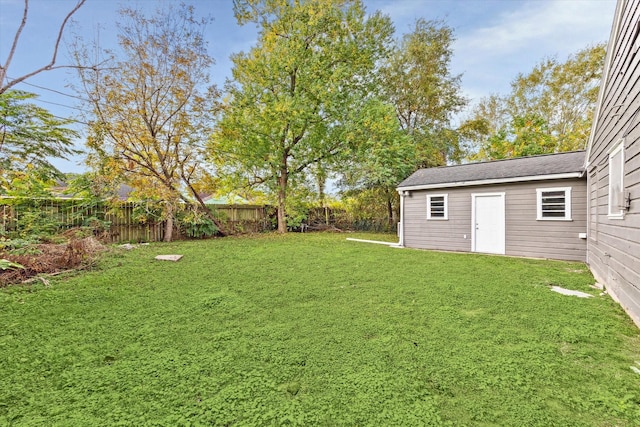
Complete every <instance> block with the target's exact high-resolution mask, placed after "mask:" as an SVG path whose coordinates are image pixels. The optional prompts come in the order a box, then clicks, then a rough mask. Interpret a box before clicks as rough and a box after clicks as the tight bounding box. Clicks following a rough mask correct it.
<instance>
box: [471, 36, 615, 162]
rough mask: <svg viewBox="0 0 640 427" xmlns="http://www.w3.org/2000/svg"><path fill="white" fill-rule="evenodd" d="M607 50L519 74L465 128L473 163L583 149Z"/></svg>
mask: <svg viewBox="0 0 640 427" xmlns="http://www.w3.org/2000/svg"><path fill="white" fill-rule="evenodd" d="M604 56H605V46H604V45H603V44H599V45H596V46H593V47H588V48H585V49H582V50H580V51H578V52H577V53H576V54H574V55H571V56H569V58H568V59H567V60H566V61H565V62H560V61H558V60H557V59H555V58H550V59H545V60H543V61H541V62H540V63H539V64H538V65H536V66H535V67H534V69H533V70H532V71H531V72H530V73H528V74H519V75H518V76H517V77H516V79H515V80H514V81H513V82H512V84H511V93H510V94H509V95H507V96H498V95H493V96H491V97H489V98H485V99H483V100H481V101H480V103H479V104H478V105H477V106H476V107H475V108H474V110H473V111H472V113H471V116H470V118H469V119H468V120H466V121H465V123H464V124H463V125H462V126H461V127H462V128H463V129H464V130H465V137H466V138H467V139H468V140H469V141H471V142H472V143H473V144H474V145H475V151H476V153H475V154H474V156H473V157H472V158H474V159H480V160H482V159H494V158H507V157H519V156H525V155H532V154H543V153H555V152H561V151H573V150H578V149H584V147H585V144H586V142H587V140H588V137H589V132H590V130H591V122H592V119H593V112H594V109H595V103H596V101H597V97H598V89H599V84H600V79H601V75H602V68H603V65H604Z"/></svg>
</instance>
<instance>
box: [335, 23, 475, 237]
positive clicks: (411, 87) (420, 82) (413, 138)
mask: <svg viewBox="0 0 640 427" xmlns="http://www.w3.org/2000/svg"><path fill="white" fill-rule="evenodd" d="M452 42H453V34H452V30H451V29H450V28H449V27H447V26H446V25H444V24H442V23H440V22H434V21H425V20H423V19H420V20H418V21H416V23H415V27H414V29H413V31H412V32H411V33H408V34H406V35H404V36H403V37H402V39H400V40H399V41H398V42H397V44H396V45H395V46H394V48H393V49H392V51H391V54H390V56H389V57H388V58H385V59H384V60H383V61H382V64H383V65H382V67H381V70H380V73H379V75H378V80H377V84H378V91H377V93H378V94H379V95H378V96H379V98H380V102H377V103H369V108H368V109H364V110H362V111H361V112H358V113H359V114H360V115H361V118H362V119H361V120H360V121H357V123H358V125H359V126H360V132H356V133H357V134H358V135H359V136H360V137H361V139H362V142H361V143H360V144H358V145H357V146H356V150H354V152H353V153H351V154H350V155H351V156H352V160H351V162H350V163H349V166H348V167H345V168H343V170H344V171H345V172H344V173H343V174H342V175H343V176H344V178H343V180H342V181H341V183H340V184H341V188H342V190H343V194H352V195H354V194H355V193H354V192H358V191H361V192H364V193H366V197H367V198H368V199H371V198H372V197H379V199H378V201H377V203H378V204H383V205H384V206H386V210H387V217H388V219H389V223H390V225H393V223H394V222H395V221H396V218H395V213H396V212H398V211H399V198H398V194H397V193H396V191H395V187H396V186H397V185H398V183H399V182H400V181H402V180H403V179H404V178H406V177H407V176H408V175H409V174H411V172H413V171H415V170H416V169H418V168H421V167H430V166H439V165H442V164H445V163H446V162H447V161H450V160H458V159H459V158H460V157H461V151H462V150H461V147H460V145H459V141H460V139H459V137H458V135H457V132H456V130H455V129H452V126H451V117H452V115H453V114H454V113H456V112H457V111H459V110H460V108H462V106H464V105H465V103H466V100H465V99H464V98H463V97H462V96H461V95H460V76H453V75H451V72H450V61H451V54H452V51H451V43H452ZM367 206H371V204H368V205H367Z"/></svg>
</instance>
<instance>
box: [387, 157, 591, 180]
mask: <svg viewBox="0 0 640 427" xmlns="http://www.w3.org/2000/svg"><path fill="white" fill-rule="evenodd" d="M584 160H585V152H584V151H572V152H568V153H557V154H545V155H540V156H531V157H520V158H516V159H507V160H493V161H489V162H480V163H467V164H463V165H454V166H442V167H437V168H427V169H420V170H418V171H416V172H414V173H413V174H412V175H411V176H409V177H408V178H407V179H405V180H404V181H402V182H401V183H400V184H399V185H398V188H404V187H414V186H430V185H437V184H449V183H450V184H456V185H464V183H472V182H473V183H478V181H488V180H509V181H517V178H523V180H525V179H527V180H530V179H532V177H537V176H540V177H542V176H545V175H559V174H567V173H582V172H583V171H584Z"/></svg>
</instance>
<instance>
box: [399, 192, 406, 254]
mask: <svg viewBox="0 0 640 427" xmlns="http://www.w3.org/2000/svg"><path fill="white" fill-rule="evenodd" d="M398 194H399V195H400V222H399V223H398V239H399V240H398V246H400V247H404V198H405V197H406V192H405V191H402V190H398Z"/></svg>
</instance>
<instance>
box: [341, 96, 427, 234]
mask: <svg viewBox="0 0 640 427" xmlns="http://www.w3.org/2000/svg"><path fill="white" fill-rule="evenodd" d="M350 114H352V115H354V117H353V118H352V119H351V120H350V126H349V128H348V129H347V132H348V140H351V141H355V142H356V144H355V145H354V150H353V151H352V152H351V153H349V155H348V157H349V159H348V160H347V161H346V162H344V163H343V167H342V170H343V172H342V176H343V179H342V181H341V182H340V186H341V187H342V188H343V189H344V190H346V191H345V194H346V193H354V190H355V191H356V192H357V191H365V192H368V193H369V194H378V195H379V196H380V197H381V199H382V200H383V202H384V205H385V206H386V208H387V218H388V219H389V225H392V224H393V223H394V222H396V218H394V211H395V209H394V205H397V204H396V203H394V202H395V201H396V199H397V193H396V191H395V188H396V186H397V185H398V183H399V182H400V181H402V180H403V179H404V178H406V177H407V176H409V175H410V174H411V173H412V172H413V171H414V170H415V163H416V151H417V150H416V146H415V144H414V143H413V141H412V139H411V137H410V135H409V134H408V133H407V132H405V131H404V130H403V129H402V128H401V127H400V123H399V122H398V120H397V117H396V110H395V108H394V107H393V106H392V105H390V104H388V103H384V102H383V101H381V100H379V99H372V100H369V101H368V102H367V105H365V108H363V110H362V111H351V112H350ZM378 202H380V200H378ZM395 207H397V206H395Z"/></svg>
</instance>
